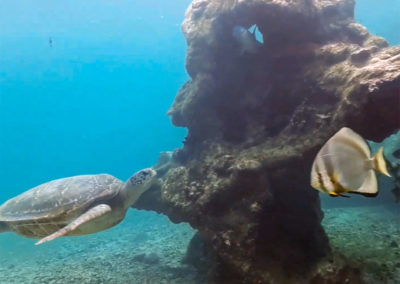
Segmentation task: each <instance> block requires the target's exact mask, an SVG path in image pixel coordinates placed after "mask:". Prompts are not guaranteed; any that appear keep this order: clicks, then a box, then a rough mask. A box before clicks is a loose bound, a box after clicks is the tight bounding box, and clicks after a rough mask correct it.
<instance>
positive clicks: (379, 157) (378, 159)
mask: <svg viewBox="0 0 400 284" xmlns="http://www.w3.org/2000/svg"><path fill="white" fill-rule="evenodd" d="M372 164H373V168H374V169H375V170H376V171H378V172H380V173H381V174H384V175H385V176H388V177H390V174H389V171H388V167H387V162H386V160H385V157H384V156H383V147H380V148H379V150H378V152H377V153H376V154H375V156H374V157H372Z"/></svg>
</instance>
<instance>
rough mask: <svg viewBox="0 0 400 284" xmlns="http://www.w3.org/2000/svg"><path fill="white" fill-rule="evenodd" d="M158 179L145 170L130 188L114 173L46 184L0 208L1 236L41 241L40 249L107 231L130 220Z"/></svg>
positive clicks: (129, 181)
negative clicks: (46, 244)
mask: <svg viewBox="0 0 400 284" xmlns="http://www.w3.org/2000/svg"><path fill="white" fill-rule="evenodd" d="M155 180H156V171H154V170H153V169H143V170H141V171H139V172H137V173H135V174H134V175H133V176H132V177H130V178H129V179H128V181H127V182H125V183H124V182H122V181H121V180H119V179H117V178H115V177H113V176H111V175H108V174H98V175H81V176H74V177H68V178H62V179H57V180H53V181H50V182H47V183H44V184H42V185H39V186H37V187H34V188H32V189H30V190H28V191H26V192H24V193H22V194H20V195H19V196H17V197H14V198H12V199H10V200H8V201H7V202H5V203H4V204H3V205H1V206H0V233H3V232H15V233H17V234H18V235H21V236H24V237H29V238H40V240H39V241H38V242H36V244H37V245H38V244H42V243H44V242H48V241H51V240H54V239H56V238H58V237H63V236H77V235H86V234H92V233H96V232H100V231H103V230H106V229H108V228H111V227H113V226H115V225H117V224H119V223H120V222H121V221H122V220H123V219H124V218H125V214H126V212H127V210H128V208H129V207H130V206H131V205H132V204H134V203H135V202H136V201H137V200H138V198H139V197H140V196H141V194H142V193H143V192H145V191H146V190H147V189H149V188H150V186H151V185H152V184H153V182H155Z"/></svg>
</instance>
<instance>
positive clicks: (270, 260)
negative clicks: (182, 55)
mask: <svg viewBox="0 0 400 284" xmlns="http://www.w3.org/2000/svg"><path fill="white" fill-rule="evenodd" d="M353 14H354V1H352V0H345V1H343V0H340V1H339V0H302V1H291V0H246V1H241V0H238V1H231V0H224V1H221V0H195V1H193V3H192V4H191V5H190V7H189V9H188V11H187V14H186V18H185V21H184V23H183V32H184V35H185V37H186V39H187V44H188V50H187V61H186V68H187V71H188V73H189V75H190V77H191V80H190V81H189V82H187V83H186V84H185V85H184V86H183V87H182V89H181V90H180V91H179V93H178V95H177V97H176V99H175V102H174V104H173V106H172V108H171V110H170V111H169V115H170V116H171V119H172V122H173V124H174V125H176V126H180V127H186V128H188V131H189V132H188V136H187V138H186V140H185V142H184V147H183V148H182V149H179V150H176V151H175V152H174V154H173V155H172V156H171V161H170V162H168V163H172V165H173V166H171V167H169V169H168V170H167V171H163V173H165V174H164V176H163V183H162V185H161V186H159V187H156V188H154V189H152V190H151V191H149V192H148V193H146V194H144V196H143V199H146V198H147V199H150V200H152V198H155V199H157V200H159V203H157V202H153V203H152V202H151V201H149V202H144V201H143V200H142V201H139V202H138V204H137V206H139V207H140V208H147V209H155V210H158V211H159V212H163V213H166V214H167V215H169V216H170V217H171V219H172V220H173V221H175V222H181V221H185V222H189V223H190V224H191V225H192V226H193V227H194V228H196V229H197V230H198V231H199V232H200V233H201V236H202V238H203V240H204V241H205V243H206V244H207V246H208V247H209V249H210V250H213V251H215V253H216V255H217V258H216V259H217V261H216V262H217V263H218V265H216V270H215V275H214V276H215V279H217V281H218V280H219V281H220V282H221V283H228V282H224V281H228V280H229V281H230V282H229V283H235V282H237V283H358V281H361V280H360V274H359V273H358V271H357V270H355V269H350V268H349V267H347V266H346V265H345V263H344V262H343V261H341V260H338V258H337V257H336V256H332V254H331V251H330V247H329V242H328V239H327V237H326V235H325V233H324V230H323V228H322V226H321V224H320V223H321V220H322V218H323V214H322V211H321V209H320V204H319V198H318V193H317V191H314V190H312V189H311V188H310V186H309V171H310V168H311V163H312V160H313V157H314V155H315V154H316V152H317V151H318V149H319V148H320V147H321V146H322V144H323V143H324V142H325V141H326V140H327V139H328V138H329V137H330V136H331V135H332V134H333V133H335V132H336V131H337V130H338V129H340V128H341V127H343V126H348V127H351V128H352V129H354V130H355V131H356V132H358V133H360V134H361V135H363V136H364V137H365V138H367V139H371V140H375V141H378V140H382V139H383V138H385V137H386V136H388V135H390V134H391V133H392V132H393V131H394V130H395V129H396V128H399V126H400V119H399V118H400V104H399V100H400V47H388V45H387V43H386V42H385V40H384V39H382V38H379V37H376V36H373V35H371V34H369V33H368V31H367V30H366V29H365V28H364V27H363V26H361V25H359V24H358V23H356V22H355V21H354V18H353ZM253 24H256V25H257V27H258V28H259V30H260V32H261V33H262V35H263V38H264V44H263V46H262V48H261V49H260V50H259V52H258V53H257V54H246V53H245V54H243V53H240V52H239V50H240V46H239V45H238V42H237V41H235V39H234V38H233V36H232V28H233V27H234V26H235V25H240V26H243V27H250V26H251V25H253ZM164 166H165V165H164ZM164 169H165V168H164ZM149 196H150V198H149ZM151 196H152V197H151ZM157 204H158V205H157ZM159 205H160V206H161V207H160V206H159ZM346 281H347V282H346ZM349 281H350V282H349Z"/></svg>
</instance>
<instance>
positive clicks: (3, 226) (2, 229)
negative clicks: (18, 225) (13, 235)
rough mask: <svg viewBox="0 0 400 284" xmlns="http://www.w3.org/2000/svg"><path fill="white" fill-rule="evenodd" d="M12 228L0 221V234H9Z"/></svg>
mask: <svg viewBox="0 0 400 284" xmlns="http://www.w3.org/2000/svg"><path fill="white" fill-rule="evenodd" d="M9 231H10V228H8V226H7V224H6V223H4V222H1V221H0V233H5V232H9Z"/></svg>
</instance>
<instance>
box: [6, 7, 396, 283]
mask: <svg viewBox="0 0 400 284" xmlns="http://www.w3.org/2000/svg"><path fill="white" fill-rule="evenodd" d="M190 2H191V1H189V0H176V1H162V0H146V1H127V0H122V1H109V0H98V1H96V2H94V1H90V2H89V1H76V0H73V1H50V0H43V1H40V2H38V1H33V0H19V1H12V0H3V1H1V2H0V180H1V185H0V203H2V202H4V201H6V200H7V199H9V198H11V197H13V196H15V195H17V194H19V193H21V192H23V191H25V190H27V189H29V188H31V187H34V186H36V185H38V184H40V183H43V182H46V181H49V180H52V179H56V178H61V177H67V176H73V175H78V174H89V173H109V174H112V175H114V176H116V177H118V178H120V179H122V180H125V179H127V178H128V177H129V176H130V175H131V174H132V173H134V172H135V171H137V170H139V169H141V168H144V167H148V166H151V165H153V164H155V162H156V161H157V157H158V154H159V152H161V151H166V150H173V149H174V148H177V147H180V146H181V141H182V140H183V139H184V136H185V133H186V131H185V129H179V128H176V127H173V126H172V124H171V123H170V121H169V118H168V117H167V116H166V112H167V110H168V109H169V107H170V105H171V104H172V102H173V99H174V97H175V95H176V93H177V91H178V89H179V88H180V87H181V86H182V84H183V83H184V82H185V81H186V80H188V75H187V74H186V72H185V69H184V60H185V39H184V37H183V35H182V33H181V31H180V24H181V22H182V20H183V17H184V12H185V9H186V8H187V6H188V5H189V4H190ZM399 14H400V1H397V0H385V1H375V0H358V1H357V5H356V20H357V21H359V22H360V23H361V24H363V25H364V26H366V27H367V28H368V29H369V31H370V32H371V33H375V34H378V35H380V36H382V37H384V38H385V39H386V40H387V41H388V42H389V43H390V44H391V45H398V44H400V34H399V33H398V30H399V28H400V21H399V19H398V15H399ZM50 38H51V41H52V43H51V44H50V42H49V39H50ZM389 143H390V142H389ZM393 147H395V146H393ZM399 147H400V145H399ZM381 182H382V191H381V194H380V195H379V196H378V197H377V198H375V199H366V198H363V197H359V196H355V197H352V198H351V199H350V200H348V199H338V198H336V199H332V198H329V197H328V196H323V197H321V201H322V206H323V208H324V209H325V213H326V215H325V219H324V226H325V228H326V230H327V233H328V235H329V237H330V239H331V242H332V246H333V247H334V248H335V249H340V250H341V251H342V252H343V254H345V255H346V256H349V257H350V258H351V259H353V260H354V261H364V262H365V265H367V266H369V267H370V269H371V270H373V271H377V272H376V274H375V276H374V277H377V278H374V280H373V281H392V283H400V205H399V204H395V203H394V199H393V196H392V195H391V193H390V190H389V189H390V188H391V186H392V185H391V183H390V181H389V180H382V181H381ZM385 189H387V190H386V191H385ZM310 190H311V189H310ZM194 233H195V232H194V230H192V229H191V228H190V226H189V225H187V224H179V225H175V224H172V223H170V222H169V221H168V219H167V218H166V217H165V216H161V215H157V214H156V213H153V212H144V211H137V210H130V211H129V213H128V215H127V217H126V219H125V220H124V222H123V223H122V224H121V225H119V226H117V227H115V228H112V229H111V230H108V231H106V232H102V233H98V234H94V235H89V236H84V237H73V238H61V239H57V240H56V241H54V242H51V243H49V244H46V245H43V246H34V245H33V244H34V240H30V239H25V238H21V237H17V236H16V235H14V234H1V235H0V283H67V282H68V283H203V282H204V277H205V275H199V274H197V273H196V271H195V270H194V269H193V268H191V267H190V266H187V265H186V264H184V263H182V261H181V260H182V258H183V257H184V255H185V250H186V246H187V245H188V242H189V240H190V239H191V237H192V236H193V234H194ZM372 240H374V241H373V242H372ZM396 267H397V268H396ZM388 279H389V280H388ZM396 281H398V282H396Z"/></svg>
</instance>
